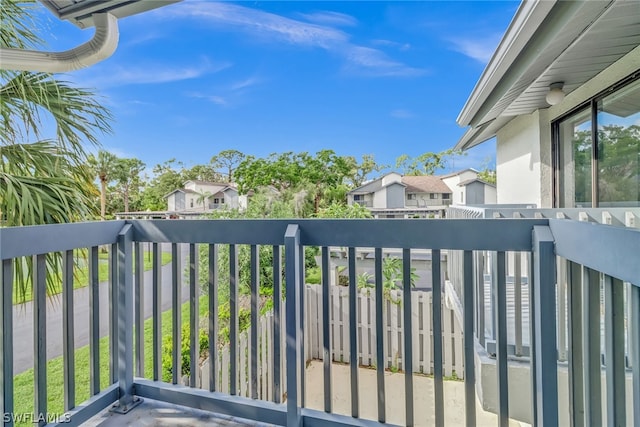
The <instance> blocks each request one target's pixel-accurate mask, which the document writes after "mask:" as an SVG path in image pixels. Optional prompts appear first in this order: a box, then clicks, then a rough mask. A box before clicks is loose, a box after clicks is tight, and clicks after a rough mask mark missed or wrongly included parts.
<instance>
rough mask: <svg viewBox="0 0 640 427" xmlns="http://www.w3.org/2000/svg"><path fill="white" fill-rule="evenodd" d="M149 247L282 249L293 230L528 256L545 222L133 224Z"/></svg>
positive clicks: (380, 243) (349, 242)
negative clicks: (256, 246) (199, 245)
mask: <svg viewBox="0 0 640 427" xmlns="http://www.w3.org/2000/svg"><path fill="white" fill-rule="evenodd" d="M131 223H132V224H133V227H134V229H135V235H134V240H137V241H145V242H182V243H236V244H260V245H282V244H283V241H284V240H283V238H284V233H285V230H286V228H287V225H289V224H298V225H300V243H301V244H302V245H307V246H311V245H313V246H358V247H383V248H424V249H460V250H499V251H507V250H514V251H530V250H531V230H532V228H533V226H534V225H547V223H548V222H547V220H546V219H527V220H511V219H500V220H493V219H489V220H484V219H475V220H465V219H459V220H447V219H444V220H442V219H428V220H419V219H382V220H373V219H360V220H359V219H306V220H305V219H281V220H195V221H163V220H148V221H131Z"/></svg>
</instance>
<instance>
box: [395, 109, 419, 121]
mask: <svg viewBox="0 0 640 427" xmlns="http://www.w3.org/2000/svg"><path fill="white" fill-rule="evenodd" d="M390 114H391V117H395V118H396V119H413V118H415V117H416V115H415V114H414V113H412V112H411V111H409V110H405V109H403V108H397V109H395V110H392V111H391V113H390Z"/></svg>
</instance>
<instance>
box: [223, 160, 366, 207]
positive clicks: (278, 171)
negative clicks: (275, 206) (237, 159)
mask: <svg viewBox="0 0 640 427" xmlns="http://www.w3.org/2000/svg"><path fill="white" fill-rule="evenodd" d="M353 172H354V161H353V158H349V157H342V156H338V155H336V153H335V152H334V151H333V150H321V151H319V152H317V153H316V154H315V156H313V155H310V154H309V153H306V152H302V153H293V152H286V153H280V154H276V153H272V154H270V155H269V156H268V157H267V158H255V157H253V156H249V157H247V158H245V159H244V160H243V161H242V163H240V164H239V165H238V167H237V169H236V175H235V176H236V181H237V183H238V186H239V189H240V192H241V193H246V192H247V191H249V190H256V189H258V188H260V187H268V186H272V187H274V188H275V189H277V190H278V191H280V192H285V191H287V190H290V189H297V191H302V190H301V189H302V188H304V189H305V190H306V191H307V193H308V194H309V195H310V196H311V197H312V198H313V204H314V212H316V213H317V212H318V211H319V209H320V206H321V201H322V198H323V195H324V194H325V192H326V191H327V190H328V189H332V188H336V187H338V186H340V185H343V184H344V183H345V182H346V181H347V179H349V178H350V177H351V178H352V177H353Z"/></svg>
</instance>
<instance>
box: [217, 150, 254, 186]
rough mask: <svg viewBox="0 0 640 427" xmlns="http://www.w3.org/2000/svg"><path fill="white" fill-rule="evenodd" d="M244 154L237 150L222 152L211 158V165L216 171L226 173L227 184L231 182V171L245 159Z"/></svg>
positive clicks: (232, 177)
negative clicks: (221, 170) (220, 170)
mask: <svg viewBox="0 0 640 427" xmlns="http://www.w3.org/2000/svg"><path fill="white" fill-rule="evenodd" d="M245 157H246V156H245V155H244V153H241V152H240V151H238V150H223V151H221V152H219V153H218V154H216V155H215V156H213V157H212V158H211V165H212V166H213V167H214V168H215V169H216V170H219V169H224V170H226V172H227V174H226V175H227V176H226V179H227V182H233V179H234V176H233V171H234V170H235V168H236V167H237V166H238V165H239V164H240V163H242V161H243V160H244V159H245Z"/></svg>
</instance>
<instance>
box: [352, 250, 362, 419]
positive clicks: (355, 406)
mask: <svg viewBox="0 0 640 427" xmlns="http://www.w3.org/2000/svg"><path fill="white" fill-rule="evenodd" d="M357 302H358V286H357V283H356V248H354V247H350V248H349V371H350V379H351V416H352V417H354V418H358V416H359V412H360V411H359V407H360V398H359V396H358V304H357Z"/></svg>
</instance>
